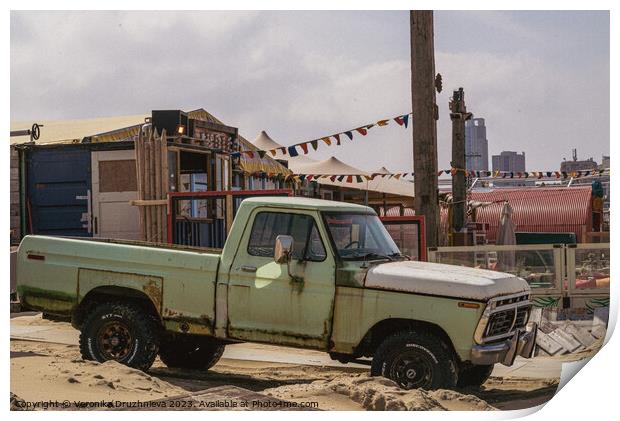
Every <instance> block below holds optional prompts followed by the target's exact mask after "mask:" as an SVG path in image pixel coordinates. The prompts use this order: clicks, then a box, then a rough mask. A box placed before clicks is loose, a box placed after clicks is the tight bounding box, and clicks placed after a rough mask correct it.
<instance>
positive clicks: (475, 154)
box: [465, 118, 489, 171]
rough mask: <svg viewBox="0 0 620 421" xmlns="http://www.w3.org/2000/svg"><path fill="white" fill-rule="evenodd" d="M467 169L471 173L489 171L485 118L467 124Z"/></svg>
mask: <svg viewBox="0 0 620 421" xmlns="http://www.w3.org/2000/svg"><path fill="white" fill-rule="evenodd" d="M465 167H466V168H467V169H468V170H469V171H488V170H489V142H488V140H487V128H486V126H485V125H484V118H473V119H471V120H467V121H466V122H465Z"/></svg>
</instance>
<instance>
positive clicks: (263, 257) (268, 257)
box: [228, 209, 335, 349]
mask: <svg viewBox="0 0 620 421" xmlns="http://www.w3.org/2000/svg"><path fill="white" fill-rule="evenodd" d="M280 234H284V235H291V236H292V237H293V238H294V249H293V258H292V260H291V262H290V271H291V273H292V274H293V275H295V278H300V279H296V280H293V279H292V278H291V277H290V276H289V273H288V270H287V265H286V264H278V263H276V262H275V261H274V258H273V256H274V244H275V239H276V237H277V236H278V235H280ZM326 239H327V236H326V233H325V231H324V228H323V224H322V223H321V222H320V218H319V215H318V213H317V212H312V211H306V212H304V211H290V210H277V209H263V210H261V209H257V210H255V211H254V212H253V213H252V215H250V220H249V225H248V228H247V229H246V232H245V233H244V235H243V237H242V240H241V242H240V244H239V248H238V251H237V254H236V256H235V259H234V261H233V264H232V266H231V270H230V278H229V289H228V335H229V337H231V338H237V339H242V340H247V341H256V342H267V343H272V344H279V345H290V346H303V347H305V348H315V349H328V347H329V339H330V336H331V325H332V314H333V306H334V294H335V260H334V256H333V253H332V252H331V249H330V246H329V244H328V241H326Z"/></svg>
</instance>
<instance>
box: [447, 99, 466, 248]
mask: <svg viewBox="0 0 620 421" xmlns="http://www.w3.org/2000/svg"><path fill="white" fill-rule="evenodd" d="M450 111H452V112H451V113H450V119H451V120H452V162H451V163H450V165H451V166H452V168H456V169H457V171H456V173H455V174H454V175H453V176H452V227H451V228H452V232H461V231H462V230H463V228H464V227H465V220H466V216H467V214H466V212H467V203H466V201H467V185H466V183H467V178H466V176H465V172H464V171H462V170H463V169H466V168H465V166H466V162H465V120H466V118H467V109H466V107H465V92H463V88H459V90H458V91H454V92H453V94H452V100H451V101H450ZM453 238H454V236H453ZM454 245H456V244H454ZM463 245H464V244H463Z"/></svg>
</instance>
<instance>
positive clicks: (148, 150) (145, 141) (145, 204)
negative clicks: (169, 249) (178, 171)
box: [132, 125, 168, 243]
mask: <svg viewBox="0 0 620 421" xmlns="http://www.w3.org/2000/svg"><path fill="white" fill-rule="evenodd" d="M135 151H136V171H137V180H138V200H135V201H133V202H132V204H133V205H136V206H139V207H140V228H141V231H142V239H143V240H145V241H149V242H154V243H162V242H166V241H167V232H168V230H167V205H168V200H167V197H168V145H167V140H166V131H165V130H163V131H162V133H161V135H159V134H158V133H157V130H153V129H152V127H151V126H150V125H145V126H144V127H143V128H142V130H140V134H139V136H138V138H137V139H136V142H135Z"/></svg>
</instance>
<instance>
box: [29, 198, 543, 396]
mask: <svg viewBox="0 0 620 421" xmlns="http://www.w3.org/2000/svg"><path fill="white" fill-rule="evenodd" d="M17 260H18V261H17V283H18V285H17V291H18V296H19V299H20V301H21V303H22V305H23V306H24V307H25V308H29V309H33V310H38V311H42V312H44V313H48V314H53V315H56V316H59V317H65V318H66V319H67V320H70V321H71V323H72V324H73V326H74V327H75V328H77V329H79V330H80V332H81V335H80V350H81V353H82V356H83V358H85V359H90V360H98V361H105V360H109V359H114V360H117V361H120V362H122V363H124V364H127V365H129V366H133V367H137V368H140V369H143V370H147V369H148V368H149V367H150V366H151V364H152V363H153V361H154V359H155V358H156V357H157V355H159V356H160V358H161V360H162V361H163V362H164V363H165V364H167V365H168V366H170V367H185V368H197V369H207V368H209V367H211V366H212V365H213V364H215V363H216V362H217V360H218V359H219V358H220V356H221V355H222V353H223V350H224V347H225V345H227V344H231V343H235V342H257V343H266V344H273V345H282V346H290V347H298V348H307V349H314V350H321V351H325V352H327V353H329V354H330V355H331V356H332V358H334V359H337V360H339V361H342V362H348V361H358V362H364V361H366V362H368V363H369V364H370V365H371V374H373V375H382V376H385V377H388V378H391V379H393V380H395V381H396V382H397V383H398V384H399V385H400V386H401V387H403V388H414V387H424V388H439V387H454V386H456V385H457V384H458V385H469V384H481V383H482V382H484V380H486V378H487V377H488V375H489V374H490V371H491V369H492V367H493V365H494V364H495V363H503V364H506V365H511V364H512V363H513V362H514V359H515V357H516V356H517V355H522V356H525V357H528V358H529V357H530V356H531V354H532V349H533V344H534V341H535V332H536V328H535V326H532V325H531V324H528V317H529V311H530V301H529V294H530V291H529V286H528V284H527V283H526V282H525V281H524V280H523V279H520V278H518V277H515V276H513V275H509V274H505V273H499V272H491V271H485V270H478V269H470V268H463V267H457V266H448V265H438V264H431V263H425V262H414V261H409V260H408V259H407V258H406V256H403V255H401V254H400V252H399V250H398V248H397V247H396V245H395V244H394V242H393V241H392V239H391V238H390V236H389V234H388V233H387V232H386V230H385V228H384V227H383V225H382V224H381V222H380V221H379V219H378V217H377V215H376V214H375V212H374V211H373V210H372V209H371V208H368V207H364V206H359V205H353V204H347V203H342V202H332V201H326V200H317V199H305V198H288V197H287V198H284V197H261V198H250V199H246V200H245V201H244V202H243V203H242V204H241V206H240V208H239V211H238V213H237V216H236V218H235V221H234V223H233V226H232V229H231V231H230V233H229V235H228V238H227V241H226V244H225V246H224V248H223V249H222V250H202V249H200V250H198V249H187V248H180V247H174V246H170V247H167V246H161V245H159V246H155V245H152V244H147V243H140V242H123V241H114V240H108V241H93V240H80V239H72V238H58V237H45V236H27V237H25V238H24V239H23V241H22V242H21V244H20V247H19V250H18V258H17Z"/></svg>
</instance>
